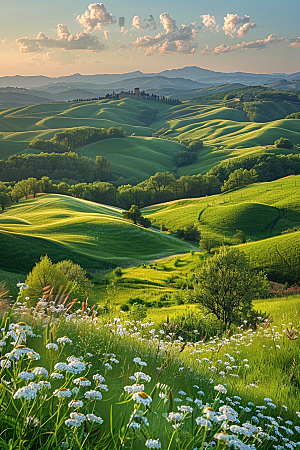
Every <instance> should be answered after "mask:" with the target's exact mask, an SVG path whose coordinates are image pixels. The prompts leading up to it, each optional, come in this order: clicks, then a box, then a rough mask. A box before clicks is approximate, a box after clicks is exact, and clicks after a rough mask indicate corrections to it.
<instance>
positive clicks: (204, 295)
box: [194, 246, 269, 327]
mask: <svg viewBox="0 0 300 450" xmlns="http://www.w3.org/2000/svg"><path fill="white" fill-rule="evenodd" d="M268 287H269V283H268V281H267V278H266V275H264V274H263V273H262V272H256V271H255V270H252V269H251V267H250V263H249V260H248V258H247V257H246V255H245V254H244V253H243V252H241V251H239V250H238V249H236V248H231V249H230V248H228V247H225V246H223V247H221V249H219V251H218V253H216V254H215V255H214V256H212V257H211V258H209V259H207V260H206V261H205V263H204V264H203V265H202V266H201V267H200V268H199V269H198V270H196V273H195V279H194V290H195V299H196V302H198V303H199V304H200V305H201V306H202V307H204V308H205V309H206V310H207V311H208V312H210V313H212V314H214V315H215V316H216V317H217V318H218V319H219V320H220V321H221V322H223V323H225V324H226V326H228V327H230V325H231V324H235V325H240V324H241V322H242V321H243V320H245V319H249V318H250V317H252V318H253V309H252V308H253V307H252V301H253V299H254V298H257V297H261V296H264V295H266V294H267V292H268Z"/></svg>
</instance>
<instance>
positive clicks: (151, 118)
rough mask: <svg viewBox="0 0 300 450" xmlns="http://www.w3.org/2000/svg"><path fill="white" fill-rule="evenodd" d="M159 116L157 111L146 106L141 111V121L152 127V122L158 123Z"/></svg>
mask: <svg viewBox="0 0 300 450" xmlns="http://www.w3.org/2000/svg"><path fill="white" fill-rule="evenodd" d="M157 114H158V110H157V109H152V108H148V107H147V106H144V108H143V109H142V110H141V111H140V115H139V119H140V121H141V122H143V123H144V124H145V125H150V124H151V123H152V122H155V121H156V116H157Z"/></svg>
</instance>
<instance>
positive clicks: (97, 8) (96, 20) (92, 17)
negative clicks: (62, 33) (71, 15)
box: [77, 3, 116, 33]
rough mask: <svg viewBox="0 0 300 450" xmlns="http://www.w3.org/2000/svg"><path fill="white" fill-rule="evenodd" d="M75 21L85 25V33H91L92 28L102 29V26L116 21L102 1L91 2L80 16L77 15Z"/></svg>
mask: <svg viewBox="0 0 300 450" xmlns="http://www.w3.org/2000/svg"><path fill="white" fill-rule="evenodd" d="M77 22H78V23H80V25H82V26H83V27H85V30H84V31H85V32H86V33H91V32H92V31H94V30H102V28H103V27H105V26H107V25H109V24H111V23H114V22H116V19H115V18H114V17H113V15H112V14H110V13H109V12H108V11H107V9H106V8H105V6H104V4H103V3H91V4H90V5H89V6H88V10H86V11H85V13H84V14H82V16H80V15H79V16H77Z"/></svg>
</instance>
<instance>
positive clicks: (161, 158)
mask: <svg viewBox="0 0 300 450" xmlns="http://www.w3.org/2000/svg"><path fill="white" fill-rule="evenodd" d="M184 149H185V147H184V146H183V145H180V144H177V143H175V142H172V141H167V140H163V139H156V138H152V137H145V138H141V137H136V136H131V137H126V138H125V139H108V140H106V141H102V142H98V143H93V144H89V145H86V146H85V147H82V148H81V149H80V155H82V156H88V157H89V158H91V159H95V157H96V156H97V155H99V154H101V155H102V156H104V157H105V158H107V159H109V161H110V164H111V170H112V172H114V173H116V174H118V175H120V176H121V175H122V176H124V177H126V178H130V177H135V178H136V179H137V180H138V181H139V182H141V181H144V180H146V179H147V178H150V176H151V175H153V174H155V173H156V172H165V171H169V172H172V170H173V168H174V164H175V163H174V156H175V155H176V153H177V152H179V151H180V150H184Z"/></svg>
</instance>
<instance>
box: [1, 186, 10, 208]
mask: <svg viewBox="0 0 300 450" xmlns="http://www.w3.org/2000/svg"><path fill="white" fill-rule="evenodd" d="M11 201H12V198H11V191H10V188H9V186H7V184H5V183H3V182H2V181H0V208H1V210H2V211H4V209H5V208H7V207H8V206H10V205H11Z"/></svg>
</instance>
